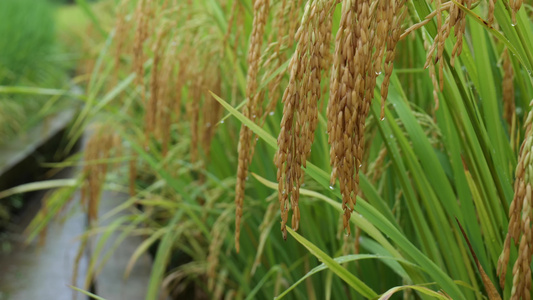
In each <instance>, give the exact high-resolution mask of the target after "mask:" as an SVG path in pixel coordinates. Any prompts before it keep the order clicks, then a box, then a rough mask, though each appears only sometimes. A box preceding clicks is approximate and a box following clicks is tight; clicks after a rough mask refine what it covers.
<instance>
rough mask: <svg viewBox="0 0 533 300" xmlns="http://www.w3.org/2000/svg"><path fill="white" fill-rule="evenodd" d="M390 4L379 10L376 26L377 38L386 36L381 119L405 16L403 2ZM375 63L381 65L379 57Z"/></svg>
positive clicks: (402, 0) (396, 1) (378, 69)
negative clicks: (378, 19)
mask: <svg viewBox="0 0 533 300" xmlns="http://www.w3.org/2000/svg"><path fill="white" fill-rule="evenodd" d="M390 2H391V3H387V4H382V5H386V7H385V8H382V9H381V13H382V14H383V16H381V20H380V22H379V25H378V36H381V35H382V34H385V35H386V36H387V39H386V41H387V50H386V56H385V66H384V73H385V74H384V78H383V82H382V83H381V119H383V118H384V116H385V100H387V96H388V94H389V84H390V78H391V76H392V69H393V64H394V58H395V57H396V45H397V44H398V41H399V40H400V35H401V25H402V23H403V19H404V17H405V14H406V11H405V10H404V5H405V0H391V1H390ZM378 40H381V39H378ZM383 40H385V39H383ZM381 48H382V46H381V45H379V46H376V49H381ZM383 49H384V47H383ZM379 52H382V51H376V53H379ZM377 63H381V57H378V60H377ZM380 70H381V68H379V67H378V68H376V72H377V73H378V74H379V73H380Z"/></svg>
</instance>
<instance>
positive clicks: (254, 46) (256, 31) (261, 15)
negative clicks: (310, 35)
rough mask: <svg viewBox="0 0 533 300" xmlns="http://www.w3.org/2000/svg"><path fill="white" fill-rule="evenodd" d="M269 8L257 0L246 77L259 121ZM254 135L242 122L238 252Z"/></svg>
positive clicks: (248, 112)
mask: <svg viewBox="0 0 533 300" xmlns="http://www.w3.org/2000/svg"><path fill="white" fill-rule="evenodd" d="M269 8H270V6H269V1H268V0H255V2H254V8H253V11H254V12H253V23H252V34H251V36H250V44H249V47H248V75H247V80H246V81H247V86H246V98H247V99H248V101H247V103H246V105H245V107H244V110H243V114H244V116H245V117H247V118H248V119H250V120H253V121H255V122H257V121H258V119H259V118H258V116H259V115H260V113H261V105H262V103H261V102H262V101H261V99H262V95H261V94H260V93H258V92H257V88H258V84H257V74H258V72H259V65H260V62H261V48H262V45H263V36H264V33H265V26H266V23H267V18H268V13H269ZM252 138H253V133H252V131H251V130H250V128H248V127H247V126H245V125H244V124H242V125H241V131H240V134H239V145H238V152H239V162H238V166H237V183H236V185H235V249H236V250H237V252H239V250H240V247H239V239H240V235H241V217H242V206H243V200H244V188H245V182H246V176H248V168H249V166H250V164H251V162H252V157H253V148H254V147H253V145H252Z"/></svg>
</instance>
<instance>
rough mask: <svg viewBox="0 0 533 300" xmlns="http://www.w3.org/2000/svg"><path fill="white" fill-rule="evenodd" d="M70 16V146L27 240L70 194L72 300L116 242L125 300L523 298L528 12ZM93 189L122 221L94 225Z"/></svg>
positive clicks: (528, 256)
mask: <svg viewBox="0 0 533 300" xmlns="http://www.w3.org/2000/svg"><path fill="white" fill-rule="evenodd" d="M77 8H78V9H79V11H78V13H79V12H80V11H82V12H83V13H84V15H85V16H86V19H84V22H83V24H82V25H80V26H78V27H77V30H76V31H75V32H74V33H73V35H72V36H75V37H77V38H76V39H74V38H71V39H69V41H70V43H72V44H73V45H76V47H77V48H78V49H79V51H80V52H81V53H82V56H81V57H82V59H80V60H79V61H78V66H77V69H76V70H77V71H76V77H75V81H76V84H79V85H80V86H82V87H83V89H84V94H83V95H81V96H79V97H78V99H79V100H82V101H83V104H84V105H83V107H82V109H81V110H80V112H79V114H78V115H77V117H76V119H75V121H74V122H73V124H72V126H71V127H70V130H69V133H68V139H69V141H71V142H70V143H67V145H66V146H65V147H66V148H67V149H70V147H73V145H74V143H75V141H77V140H78V139H79V138H80V137H81V136H82V135H83V134H84V132H88V131H89V132H91V136H90V138H89V140H88V141H87V143H86V147H85V149H84V150H83V153H82V154H80V155H75V156H73V157H71V158H70V159H69V160H67V161H66V162H65V163H64V164H67V165H81V167H80V172H79V174H78V175H77V177H76V179H75V182H76V184H75V185H74V186H75V188H73V186H72V184H69V186H65V187H62V188H59V189H57V190H56V191H55V192H53V193H51V195H50V197H49V198H47V200H46V201H48V205H47V206H46V207H47V209H46V210H43V211H41V212H40V213H39V214H38V215H37V216H36V218H35V219H34V221H33V222H32V224H30V227H29V228H28V230H27V233H28V239H29V240H31V239H35V238H38V236H39V234H40V232H42V231H43V230H44V229H45V228H46V223H47V222H49V221H50V218H49V217H48V216H49V215H57V214H59V212H60V211H61V209H62V207H63V206H64V205H66V204H67V203H68V202H69V199H70V198H71V196H72V195H73V194H74V193H75V192H76V190H77V189H79V190H80V191H81V201H80V205H81V206H82V207H83V208H84V212H85V213H86V214H87V215H88V219H89V227H88V229H87V232H86V234H84V235H83V236H82V237H81V240H82V244H83V245H85V246H87V247H88V244H90V243H87V241H88V240H89V239H90V237H91V236H93V235H95V234H100V233H104V236H105V238H104V239H103V241H102V242H101V243H102V244H101V245H100V244H99V245H98V246H97V247H96V250H95V251H92V256H93V257H92V261H91V263H90V264H89V268H88V270H87V272H86V273H85V274H78V276H83V278H85V283H86V284H85V286H79V287H76V289H78V290H80V291H86V290H87V291H88V290H89V288H90V286H91V282H92V280H93V279H94V278H95V276H97V275H98V273H99V271H100V270H101V268H102V267H103V266H105V264H106V263H107V261H106V260H107V259H108V257H109V255H110V253H111V252H112V251H113V249H114V248H113V247H111V248H110V249H107V250H104V247H103V245H104V244H105V243H110V244H113V245H116V244H117V243H120V239H118V240H111V239H109V237H110V236H112V234H117V233H118V234H119V235H120V236H121V237H126V236H141V237H142V238H143V242H142V243H141V244H140V246H139V247H138V248H137V249H136V250H135V252H134V254H133V255H132V256H131V257H130V258H129V263H128V265H127V266H126V267H125V269H124V276H126V277H127V276H128V275H129V274H130V273H131V270H132V268H133V266H134V265H135V264H136V262H137V260H138V259H139V257H140V256H141V255H143V254H145V253H149V254H150V255H151V256H152V257H153V267H152V270H151V274H150V278H149V280H148V281H147V282H146V285H147V292H146V295H143V297H144V298H145V299H147V300H151V299H167V298H168V299H282V298H284V299H458V300H459V299H490V300H494V299H531V294H532V291H531V282H532V273H531V270H532V269H531V266H532V258H533V233H532V224H531V219H532V217H533V208H532V198H533V181H532V179H531V176H533V174H530V173H531V170H533V160H531V159H530V157H531V151H532V149H533V148H532V147H533V130H532V124H533V113H532V112H531V105H533V74H532V71H533V22H532V17H533V6H532V3H531V1H521V0H500V1H495V0H486V1H474V0H450V1H443V0H432V1H424V0H342V1H341V0H338V1H337V0H306V1H302V0H298V1H296V0H294V1H287V0H254V1H241V0H197V1H190V0H188V1H176V0H101V1H99V2H97V3H89V2H87V1H85V0H78V1H77ZM63 16H66V15H63ZM63 22H67V23H68V22H70V21H69V19H68V18H65V20H64V21H63ZM80 28H82V29H81V30H80ZM1 88H4V87H0V91H1ZM79 100H78V101H79ZM80 158H81V160H80ZM43 184H44V185H45V186H46V184H47V183H43ZM48 184H53V182H52V181H49V182H48ZM56 186H57V185H56ZM110 190H111V191H117V192H121V193H125V194H128V195H129V199H128V200H127V201H126V202H124V203H122V204H121V205H119V206H117V207H116V208H114V209H113V210H112V211H110V212H108V214H107V215H106V216H107V217H109V216H112V215H114V214H117V213H119V212H123V211H127V212H129V215H128V217H124V218H117V219H116V220H115V221H114V222H113V223H112V224H107V225H101V224H102V223H101V221H102V220H100V219H99V217H98V209H99V205H100V198H101V194H102V192H103V191H110ZM50 208H51V209H52V211H50ZM104 219H105V217H104ZM83 251H84V248H83V247H82V248H80V249H79V253H82V252H83ZM106 257H107V258H106ZM73 282H75V281H73ZM84 293H86V294H88V295H89V294H90V293H89V292H84ZM96 294H98V293H97V292H96ZM91 295H92V297H94V298H95V299H101V298H97V296H96V295H94V294H91ZM108 300H112V299H108Z"/></svg>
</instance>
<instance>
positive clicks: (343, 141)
mask: <svg viewBox="0 0 533 300" xmlns="http://www.w3.org/2000/svg"><path fill="white" fill-rule="evenodd" d="M357 13H358V11H357V4H356V2H355V1H354V0H344V1H343V2H342V15H341V21H340V24H339V30H338V32H337V37H336V41H335V54H334V56H333V69H332V72H331V80H330V98H329V102H328V107H327V116H328V133H329V137H328V140H329V144H330V145H331V148H330V164H331V166H332V172H331V178H330V187H331V188H333V186H334V185H335V180H336V178H339V183H340V187H341V194H342V208H343V210H344V214H343V226H344V228H345V229H348V232H349V226H348V225H349V224H348V222H349V219H350V216H351V212H352V210H353V206H354V204H355V195H354V194H353V193H352V191H353V188H354V187H355V180H354V178H353V175H354V174H355V168H354V161H353V158H354V155H355V153H354V151H353V149H352V146H351V145H354V144H355V141H354V140H353V132H354V131H355V130H356V129H355V126H354V125H353V124H350V120H351V117H352V116H356V114H357V111H358V109H359V108H358V106H359V105H360V104H361V102H362V101H363V99H362V97H360V95H359V93H358V91H357V90H356V88H355V84H354V83H355V81H356V76H357V75H358V74H356V71H355V70H356V65H355V59H354V55H355V53H354V49H356V48H357V40H356V24H355V18H356V16H357ZM358 80H359V81H360V80H361V78H358ZM363 93H364V91H363ZM350 173H351V174H350Z"/></svg>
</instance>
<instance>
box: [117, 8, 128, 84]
mask: <svg viewBox="0 0 533 300" xmlns="http://www.w3.org/2000/svg"><path fill="white" fill-rule="evenodd" d="M128 4H129V0H122V1H121V2H120V4H119V6H118V8H117V16H116V18H117V21H116V23H115V41H116V47H115V58H114V76H113V80H114V83H115V84H113V86H114V85H116V83H117V82H118V71H119V69H120V58H121V56H122V52H123V51H124V44H125V42H126V38H127V37H128V34H127V29H128V24H127V21H126V10H127V5H128Z"/></svg>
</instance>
